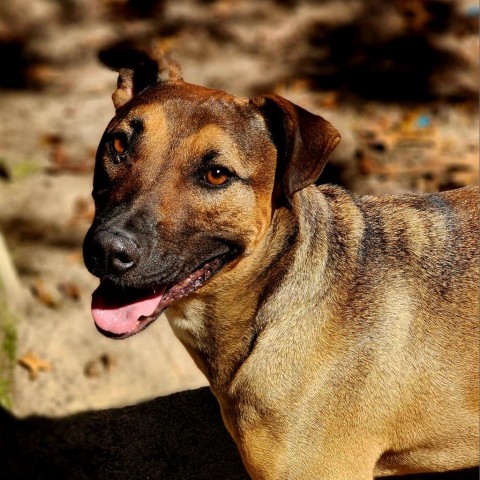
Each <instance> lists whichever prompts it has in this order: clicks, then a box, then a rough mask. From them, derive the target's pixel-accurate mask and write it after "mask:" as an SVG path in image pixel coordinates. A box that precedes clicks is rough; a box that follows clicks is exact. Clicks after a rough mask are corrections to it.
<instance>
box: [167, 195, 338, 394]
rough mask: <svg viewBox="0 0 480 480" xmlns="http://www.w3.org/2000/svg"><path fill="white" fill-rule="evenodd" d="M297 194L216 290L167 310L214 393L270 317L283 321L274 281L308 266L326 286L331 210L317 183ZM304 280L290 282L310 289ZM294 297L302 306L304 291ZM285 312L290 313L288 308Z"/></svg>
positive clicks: (238, 364) (299, 288)
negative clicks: (273, 299)
mask: <svg viewBox="0 0 480 480" xmlns="http://www.w3.org/2000/svg"><path fill="white" fill-rule="evenodd" d="M295 197H296V198H295V202H294V205H293V207H292V208H291V209H287V208H280V209H277V210H276V211H275V212H274V215H273V218H272V222H271V224H270V228H269V229H268V231H267V233H266V235H265V236H264V238H263V240H262V242H261V244H260V245H258V247H257V248H256V249H255V251H254V252H252V253H251V254H250V255H248V256H245V257H244V258H243V259H241V261H240V262H239V263H238V265H237V266H235V268H233V269H232V270H231V271H229V272H226V273H223V274H222V277H221V282H219V281H218V280H217V282H216V284H215V283H214V281H212V282H211V283H212V285H211V286H212V288H203V289H201V290H200V291H198V292H197V293H196V294H194V295H191V296H190V297H187V298H186V299H185V300H184V301H181V302H179V304H178V305H175V306H174V307H171V308H170V309H169V310H168V311H167V317H168V319H169V321H170V324H171V326H172V328H173V330H174V332H175V334H176V335H177V337H178V338H179V339H180V341H181V342H182V343H183V344H184V346H185V347H186V348H187V350H188V351H189V353H190V355H191V356H192V357H193V359H194V360H195V362H196V364H197V366H198V367H199V368H200V369H201V370H202V372H203V373H204V374H205V375H206V377H207V378H208V380H209V382H210V384H211V386H212V389H213V390H214V391H215V392H222V391H224V390H225V389H226V388H228V386H229V385H230V383H231V382H232V380H233V378H234V377H235V375H236V373H237V372H238V370H239V369H240V367H241V366H242V364H243V363H244V362H245V360H246V359H247V358H248V356H249V355H250V354H251V353H252V351H253V349H254V347H255V343H256V340H257V337H258V336H259V335H261V333H262V331H263V329H264V328H265V326H266V325H267V324H268V323H269V322H272V321H275V322H279V321H282V319H281V318H279V315H278V311H279V310H278V309H277V310H276V312H270V311H269V308H268V302H267V300H268V298H269V297H270V295H274V294H275V295H278V292H277V290H278V289H279V288H280V286H281V285H280V284H279V283H277V282H276V279H285V278H286V277H287V276H288V275H289V272H290V271H297V270H298V269H297V268H296V267H297V266H298V265H299V264H301V265H302V268H307V265H308V268H309V269H310V268H314V269H315V270H316V275H318V277H317V278H319V286H318V291H317V293H318V292H321V289H322V288H328V283H329V282H328V275H327V274H326V272H325V269H326V268H327V263H328V261H327V260H328V257H329V252H328V248H327V245H328V242H327V236H328V229H329V227H328V224H329V223H330V221H329V218H330V217H331V216H332V214H331V212H330V211H329V206H328V203H327V202H326V201H325V198H324V197H323V195H321V194H319V193H318V190H317V189H316V188H315V187H311V188H308V189H305V190H304V191H302V192H299V194H297V195H296V196H295ZM319 209H321V210H324V212H323V215H319ZM313 218H316V220H315V221H313ZM319 218H320V219H321V220H320V221H319V220H318V219H319ZM301 239H303V240H302V241H300V240H301ZM306 239H309V240H308V241H306ZM312 242H314V243H315V244H316V245H317V246H316V249H315V250H316V254H315V258H314V259H313V260H314V261H312V258H310V255H311V252H312V250H313V249H312ZM319 245H324V248H321V247H320V248H319V247H318V246H319ZM319 251H320V252H321V253H318V252H319ZM265 259H268V260H267V261H266V260H265ZM259 266H261V267H259ZM293 267H295V268H293ZM300 270H301V269H300ZM252 279H255V281H254V283H252ZM322 279H325V282H322ZM214 280H216V279H214ZM302 281H303V279H302V278H298V275H297V276H296V277H295V278H294V279H293V281H292V282H293V283H292V282H291V283H292V284H293V285H296V289H297V292H303V291H307V290H308V289H304V288H302ZM287 283H288V282H287ZM213 287H215V288H213ZM297 295H298V294H297ZM288 297H289V298H287V296H286V295H284V298H283V300H282V297H281V296H280V299H279V300H280V301H288V302H291V301H292V299H293V301H295V296H294V295H293V296H288ZM279 300H278V299H277V300H276V302H277V303H278V301H279ZM296 301H298V302H299V304H301V303H304V302H305V299H304V298H302V297H301V295H300V296H299V297H298V298H297V300H296ZM287 310H288V311H291V309H290V308H289V309H287V308H285V311H287ZM280 311H281V309H280Z"/></svg>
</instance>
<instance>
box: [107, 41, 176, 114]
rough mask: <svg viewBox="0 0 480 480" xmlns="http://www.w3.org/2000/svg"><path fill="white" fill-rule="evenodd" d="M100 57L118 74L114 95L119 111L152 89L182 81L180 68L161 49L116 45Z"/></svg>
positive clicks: (116, 107)
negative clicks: (141, 93)
mask: <svg viewBox="0 0 480 480" xmlns="http://www.w3.org/2000/svg"><path fill="white" fill-rule="evenodd" d="M99 58H100V61H101V62H102V63H104V64H105V65H106V66H107V67H109V68H111V69H112V70H116V71H117V72H118V80H117V89H116V90H115V91H114V92H113V94H112V100H113V104H114V106H115V109H116V110H117V111H118V110H119V109H120V108H121V107H123V106H124V105H125V104H126V103H127V102H128V101H129V100H131V99H132V98H133V97H134V96H135V95H137V94H138V93H140V92H141V91H142V90H144V89H145V88H147V87H149V86H152V85H157V84H159V83H165V82H180V81H182V80H183V79H182V71H181V69H180V65H179V64H178V63H177V62H175V61H174V60H172V59H170V58H168V57H167V56H166V55H165V53H164V52H163V51H162V50H161V49H159V48H153V47H147V48H141V49H140V48H135V47H134V46H131V45H130V44H117V45H115V46H113V47H110V48H108V49H105V50H103V51H101V52H100V53H99Z"/></svg>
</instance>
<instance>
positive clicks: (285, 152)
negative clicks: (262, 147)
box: [251, 95, 340, 205]
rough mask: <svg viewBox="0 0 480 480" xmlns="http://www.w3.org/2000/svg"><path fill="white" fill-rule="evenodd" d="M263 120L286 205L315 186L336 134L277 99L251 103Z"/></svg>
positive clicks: (336, 140)
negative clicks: (274, 154) (312, 185)
mask: <svg viewBox="0 0 480 480" xmlns="http://www.w3.org/2000/svg"><path fill="white" fill-rule="evenodd" d="M251 102H252V103H254V104H255V105H257V107H258V108H259V109H260V112H261V114H262V116H263V117H264V119H265V121H266V124H267V126H268V128H269V130H270V133H271V135H272V140H273V142H274V144H275V146H276V147H277V152H278V153H277V179H278V180H279V181H281V182H282V187H283V193H284V196H285V198H286V200H287V205H291V202H292V196H293V194H294V193H295V192H298V191H299V190H301V189H302V188H305V187H306V186H308V185H311V184H313V183H315V181H316V180H317V179H318V177H319V176H320V174H321V173H322V170H323V167H324V166H325V164H326V163H327V160H328V156H329V155H330V153H331V152H332V151H333V149H334V148H335V147H336V146H337V145H338V143H339V142H340V134H339V133H338V131H337V130H336V129H335V128H334V127H333V126H332V125H331V124H330V123H329V122H327V121H326V120H325V119H323V118H322V117H319V116H318V115H314V114H313V113H310V112H308V111H307V110H304V109H303V108H301V107H299V106H297V105H295V104H293V103H292V102H289V101H288V100H286V99H285V98H282V97H280V96H278V95H265V96H261V97H257V98H254V99H252V100H251Z"/></svg>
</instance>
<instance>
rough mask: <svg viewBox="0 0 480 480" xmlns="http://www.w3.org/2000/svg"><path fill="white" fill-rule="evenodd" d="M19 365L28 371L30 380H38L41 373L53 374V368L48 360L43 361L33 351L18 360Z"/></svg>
mask: <svg viewBox="0 0 480 480" xmlns="http://www.w3.org/2000/svg"><path fill="white" fill-rule="evenodd" d="M18 364H19V365H20V366H22V367H23V368H25V369H26V370H28V373H29V375H30V380H36V379H37V378H38V373H39V372H51V371H52V366H51V365H50V363H48V362H47V361H46V360H42V359H41V358H38V357H37V356H36V355H34V354H33V353H32V352H31V351H29V352H27V353H26V354H25V355H23V357H21V358H19V359H18Z"/></svg>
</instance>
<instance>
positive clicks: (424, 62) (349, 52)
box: [293, 0, 477, 102]
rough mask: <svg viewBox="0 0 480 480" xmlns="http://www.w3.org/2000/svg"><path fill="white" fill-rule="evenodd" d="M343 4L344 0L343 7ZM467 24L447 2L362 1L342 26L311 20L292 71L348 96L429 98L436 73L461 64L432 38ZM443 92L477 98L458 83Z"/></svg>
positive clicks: (389, 99)
mask: <svg viewBox="0 0 480 480" xmlns="http://www.w3.org/2000/svg"><path fill="white" fill-rule="evenodd" d="M349 5H350V3H349V2H348V1H347V0H345V8H350V7H349ZM412 7H415V8H412ZM392 10H394V11H395V18H396V21H397V22H403V23H402V24H403V27H402V28H398V30H397V31H395V33H391V31H390V25H389V23H388V18H389V16H390V17H391V16H392V15H389V14H391V13H392V12H391V11H392ZM473 25H474V23H473V22H472V21H471V19H470V18H468V17H466V16H461V15H459V14H458V13H457V12H456V10H455V5H454V4H453V3H448V2H444V1H441V0H428V1H425V2H404V3H402V2H396V3H392V4H389V3H387V2H383V0H368V1H366V2H365V3H364V8H363V9H362V10H361V12H360V13H359V15H358V16H356V17H354V18H353V19H352V20H351V21H350V22H347V23H345V24H343V25H334V24H331V23H330V22H328V23H327V22H325V21H317V22H312V24H311V25H310V28H309V29H308V31H307V32H305V34H304V39H305V42H306V43H305V45H306V48H305V49H304V54H303V55H300V56H299V58H298V59H297V64H296V66H295V68H294V69H293V70H294V71H295V75H299V76H301V77H302V78H307V79H309V80H310V83H311V85H312V87H313V88H317V89H320V90H335V91H339V92H341V93H342V94H343V95H344V96H345V99H346V100H348V101H350V100H351V98H349V95H350V96H351V95H353V96H356V97H358V98H363V99H373V100H379V101H386V102H404V101H409V102H425V101H432V100H434V99H435V98H437V92H436V91H435V87H434V82H436V83H438V79H437V77H438V75H439V74H440V75H441V74H442V73H443V72H446V71H447V70H461V69H465V68H467V64H466V63H465V60H464V59H463V58H462V57H461V56H460V55H458V52H455V51H452V50H451V49H449V48H447V47H444V46H442V44H441V43H439V42H438V37H439V36H440V35H446V34H451V35H452V34H458V35H462V34H463V33H464V32H467V31H470V29H471V28H472V26H473ZM445 78H447V77H445ZM449 95H450V96H449V97H448V98H446V100H450V101H465V100H468V99H472V98H475V99H476V98H477V93H476V92H471V91H468V90H462V88H461V87H460V86H459V87H458V88H457V89H455V90H454V91H453V92H451V93H450V94H449ZM342 98H343V97H342ZM475 101H476V100H475Z"/></svg>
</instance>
